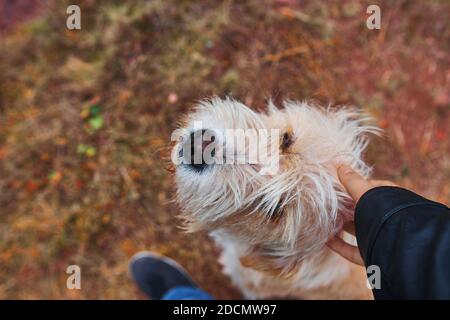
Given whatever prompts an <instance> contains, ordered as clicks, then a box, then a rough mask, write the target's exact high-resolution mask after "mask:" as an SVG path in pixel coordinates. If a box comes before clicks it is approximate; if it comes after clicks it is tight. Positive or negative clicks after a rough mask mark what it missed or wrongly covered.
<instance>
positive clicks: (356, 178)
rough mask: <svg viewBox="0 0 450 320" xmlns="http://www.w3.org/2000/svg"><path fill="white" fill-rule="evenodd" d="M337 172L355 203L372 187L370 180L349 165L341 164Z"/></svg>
mask: <svg viewBox="0 0 450 320" xmlns="http://www.w3.org/2000/svg"><path fill="white" fill-rule="evenodd" d="M337 172H338V176H339V180H340V181H341V183H342V185H343V186H344V187H345V189H346V190H347V192H348V193H349V194H350V196H351V197H352V198H353V200H354V201H355V203H356V202H358V200H359V198H361V196H362V195H363V194H364V193H365V192H366V191H368V190H370V189H372V185H371V184H370V183H369V181H367V180H366V179H364V178H363V177H362V176H361V175H360V174H359V173H357V172H356V171H354V170H353V169H352V168H351V167H349V166H347V165H342V166H340V167H339V168H338V170H337Z"/></svg>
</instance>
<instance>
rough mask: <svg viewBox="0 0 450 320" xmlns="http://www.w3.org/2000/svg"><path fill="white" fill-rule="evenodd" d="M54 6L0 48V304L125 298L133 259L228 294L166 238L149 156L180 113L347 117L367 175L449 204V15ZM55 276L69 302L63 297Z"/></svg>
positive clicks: (170, 227)
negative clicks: (143, 255)
mask: <svg viewBox="0 0 450 320" xmlns="http://www.w3.org/2000/svg"><path fill="white" fill-rule="evenodd" d="M69 2H70V4H72V3H73V1H55V2H54V4H52V5H51V7H50V8H49V9H48V10H44V13H43V15H42V16H40V17H38V18H36V19H34V20H32V21H28V22H26V23H25V24H23V25H21V26H19V27H18V28H16V29H15V30H14V31H11V32H9V35H8V37H7V38H5V39H2V46H1V47H0V208H1V209H0V270H2V272H1V274H0V298H48V299H53V298H108V299H109V298H112V299H116V298H123V299H130V298H142V296H141V295H139V293H138V292H137V290H136V289H135V288H134V286H133V283H132V282H131V280H130V278H129V275H128V273H127V260H128V258H129V257H130V256H131V255H132V254H133V253H135V252H137V251H139V250H144V249H150V250H156V251H158V252H160V253H163V254H166V255H169V256H171V257H174V258H176V259H177V260H179V261H180V262H181V263H182V264H183V265H185V266H186V268H187V269H188V270H189V271H190V272H192V274H193V275H194V278H195V279H196V280H197V281H198V282H199V284H200V285H201V286H202V287H204V288H206V289H207V290H209V291H210V292H212V293H213V294H214V295H216V296H217V297H218V298H235V297H239V294H238V293H237V291H236V290H235V289H233V287H232V285H231V284H230V283H229V280H228V279H227V278H226V277H224V276H223V275H222V274H221V272H220V267H219V266H218V264H217V262H216V261H217V254H218V252H217V250H215V249H214V247H213V245H212V244H211V242H210V241H209V240H208V239H207V237H206V235H203V234H188V235H187V234H183V233H182V232H181V231H180V230H179V229H178V228H177V220H176V215H177V208H176V206H175V205H174V204H172V203H171V202H170V200H171V199H172V198H173V191H174V190H173V182H172V180H171V177H170V174H169V173H168V172H167V171H166V170H165V169H164V168H165V166H166V164H165V163H164V161H162V160H161V159H162V157H163V153H164V152H163V150H164V149H165V147H166V146H167V144H168V141H169V137H170V132H171V131H172V130H173V129H174V128H175V125H176V121H177V119H178V118H179V117H180V115H181V114H182V113H183V112H184V111H185V110H186V108H187V107H188V106H189V105H191V104H192V103H194V102H195V101H196V100H197V99H201V98H203V97H205V96H211V95H221V96H223V95H225V94H231V95H233V96H235V97H237V98H239V99H241V100H243V101H244V102H245V103H247V104H248V105H251V106H253V107H255V108H261V107H262V106H263V105H264V102H265V100H266V99H267V98H268V97H274V98H275V100H276V101H280V100H282V99H284V98H294V99H304V98H310V99H315V100H317V101H319V102H321V103H332V104H356V105H358V106H361V107H362V108H364V109H365V110H366V111H367V112H369V113H371V114H372V115H373V116H374V117H375V118H376V119H377V121H378V123H379V125H380V126H381V127H383V128H384V129H385V132H386V136H385V138H384V139H379V140H376V141H374V143H373V144H372V145H371V147H370V150H369V153H368V161H369V162H370V163H373V164H374V166H375V173H376V175H377V176H378V177H380V178H387V179H392V180H395V181H396V182H397V183H399V184H402V185H404V186H407V187H410V188H413V189H414V190H416V191H418V192H420V193H422V194H424V195H426V196H428V197H431V198H433V199H436V200H439V201H442V202H445V203H447V204H448V203H449V202H450V183H449V181H450V156H449V153H450V152H449V151H450V145H449V138H448V135H449V131H450V129H449V125H448V124H449V109H450V93H449V91H448V88H449V81H450V74H449V65H450V55H449V44H450V41H449V39H450V26H449V21H450V18H449V12H450V5H449V3H448V2H446V1H426V2H425V1H396V2H395V3H394V2H392V1H381V7H382V19H383V20H382V21H383V22H382V29H381V31H370V30H367V29H366V28H365V17H366V15H365V8H366V7H367V4H366V3H365V2H364V1H345V2H344V3H343V2H342V1H337V0H336V1H326V2H325V1H323V2H321V1H320V2H319V1H302V5H297V4H296V3H297V2H296V1H290V0H278V1H269V0H262V1H261V0H251V1H246V2H242V1H231V0H230V1H185V0H182V1H180V0H177V1H175V0H168V1H162V0H154V1H134V2H130V1H127V2H125V1H109V2H107V1H101V2H99V1H96V2H94V1H89V0H86V1H77V3H78V4H79V5H80V7H81V10H82V30H81V31H68V30H66V28H65V18H66V15H65V8H66V7H67V5H68V4H69ZM69 264H78V265H80V266H81V268H82V287H83V289H82V290H80V291H76V290H75V291H70V290H67V289H66V287H65V281H66V274H65V270H66V267H67V265H69Z"/></svg>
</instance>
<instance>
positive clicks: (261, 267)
mask: <svg viewBox="0 0 450 320" xmlns="http://www.w3.org/2000/svg"><path fill="white" fill-rule="evenodd" d="M239 261H240V262H241V264H242V266H244V267H246V268H249V269H254V270H256V271H259V272H262V273H265V274H268V275H270V276H274V277H282V278H285V279H287V278H290V277H291V276H293V275H294V274H295V273H296V271H297V270H298V267H299V266H300V263H299V262H298V263H297V262H294V263H288V264H284V265H282V264H281V263H280V261H278V260H277V258H276V257H274V256H271V255H269V254H267V253H264V249H261V248H258V247H253V249H251V250H250V251H249V252H248V253H247V254H246V255H245V256H242V257H240V258H239Z"/></svg>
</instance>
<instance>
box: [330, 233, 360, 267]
mask: <svg viewBox="0 0 450 320" xmlns="http://www.w3.org/2000/svg"><path fill="white" fill-rule="evenodd" d="M327 246H328V247H329V248H330V249H331V250H333V251H334V252H336V253H337V254H339V255H340V256H342V257H343V258H345V259H347V260H349V261H350V262H353V263H355V264H358V265H360V266H364V261H363V259H362V258H361V254H360V253H359V250H358V247H355V246H352V245H350V244H348V243H347V242H345V241H344V240H342V239H341V238H339V237H334V238H332V239H330V240H329V241H328V242H327Z"/></svg>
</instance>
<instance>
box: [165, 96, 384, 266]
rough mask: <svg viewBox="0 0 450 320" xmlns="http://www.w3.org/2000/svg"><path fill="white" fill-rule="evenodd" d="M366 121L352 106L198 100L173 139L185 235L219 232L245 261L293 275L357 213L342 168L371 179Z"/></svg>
mask: <svg viewBox="0 0 450 320" xmlns="http://www.w3.org/2000/svg"><path fill="white" fill-rule="evenodd" d="M363 120H364V119H363V118H362V117H361V116H360V114H359V113H358V112H356V111H355V110H352V109H348V108H342V109H340V110H336V111H332V110H324V109H321V108H318V107H312V106H310V105H308V104H306V103H294V102H287V103H285V104H284V109H282V110H280V109H277V108H276V107H274V106H273V105H272V104H271V103H269V106H268V110H267V112H265V113H257V112H254V111H252V110H251V109H249V108H248V107H246V106H245V105H243V104H241V103H239V102H236V101H233V100H230V99H226V100H220V99H217V98H216V99H212V100H209V101H204V102H201V103H200V104H199V105H198V106H197V107H196V109H195V110H193V112H192V113H190V114H188V115H187V117H186V118H185V119H184V121H183V123H182V125H181V127H182V128H181V129H180V130H179V131H178V132H177V134H176V135H175V136H174V137H173V138H174V139H175V140H177V143H176V146H175V148H174V149H173V159H174V161H175V162H176V164H177V167H176V173H175V179H176V187H177V201H178V203H179V204H180V206H181V208H182V215H181V216H182V217H183V218H184V221H185V222H186V224H185V225H186V227H187V229H188V230H190V231H194V230H209V231H212V230H222V231H223V232H226V233H227V236H229V237H230V238H231V239H233V240H235V241H237V242H239V243H241V244H245V245H248V248H249V250H248V252H247V255H246V256H244V257H242V258H241V262H242V264H243V265H245V266H248V267H252V268H255V269H258V270H260V271H269V272H271V273H278V274H290V273H292V271H295V270H296V267H297V265H298V264H299V263H300V262H301V261H302V260H303V259H304V258H306V257H308V256H310V255H312V254H314V253H315V252H318V251H320V250H321V249H322V248H323V247H324V245H325V243H326V242H327V240H328V239H329V238H330V237H331V236H332V235H334V234H335V233H336V232H337V231H338V230H339V229H340V228H341V227H342V223H343V220H344V218H345V216H346V215H348V214H349V213H350V210H351V209H352V208H351V202H350V201H349V198H348V196H347V194H346V193H345V192H344V190H343V188H342V186H341V184H340V183H339V181H338V179H337V176H336V166H337V165H338V164H340V163H345V164H348V165H350V166H352V167H353V168H354V169H356V170H357V171H359V172H360V173H361V174H363V175H364V176H367V175H368V172H369V169H368V167H367V166H366V165H365V163H364V162H363V161H362V160H361V154H362V152H363V150H364V149H365V147H366V145H367V137H366V134H367V133H369V132H374V131H376V129H375V128H373V127H370V126H366V125H364V124H363Z"/></svg>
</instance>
